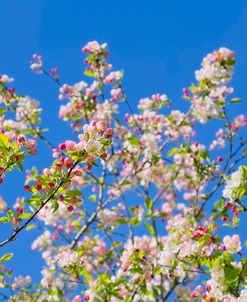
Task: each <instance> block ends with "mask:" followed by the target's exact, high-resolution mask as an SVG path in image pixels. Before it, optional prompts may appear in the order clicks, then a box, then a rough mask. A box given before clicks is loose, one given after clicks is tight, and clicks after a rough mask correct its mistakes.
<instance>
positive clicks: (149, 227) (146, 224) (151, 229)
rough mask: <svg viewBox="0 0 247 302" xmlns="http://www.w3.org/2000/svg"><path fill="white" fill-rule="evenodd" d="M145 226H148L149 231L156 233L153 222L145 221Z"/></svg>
mask: <svg viewBox="0 0 247 302" xmlns="http://www.w3.org/2000/svg"><path fill="white" fill-rule="evenodd" d="M145 226H146V228H147V229H148V231H149V233H151V234H155V230H154V227H153V226H152V225H151V224H149V223H145Z"/></svg>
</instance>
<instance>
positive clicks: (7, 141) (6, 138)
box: [0, 133, 10, 149]
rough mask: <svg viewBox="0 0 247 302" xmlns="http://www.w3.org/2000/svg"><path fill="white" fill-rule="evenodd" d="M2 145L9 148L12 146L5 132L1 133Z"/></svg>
mask: <svg viewBox="0 0 247 302" xmlns="http://www.w3.org/2000/svg"><path fill="white" fill-rule="evenodd" d="M0 146H3V147H5V148H7V149H9V147H10V143H9V139H8V137H7V136H6V135H4V134H3V133H0Z"/></svg>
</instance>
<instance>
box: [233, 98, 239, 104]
mask: <svg viewBox="0 0 247 302" xmlns="http://www.w3.org/2000/svg"><path fill="white" fill-rule="evenodd" d="M241 102H242V100H241V99H240V98H233V99H231V100H230V104H236V103H241Z"/></svg>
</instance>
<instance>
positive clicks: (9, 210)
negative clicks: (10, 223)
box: [7, 209, 15, 220]
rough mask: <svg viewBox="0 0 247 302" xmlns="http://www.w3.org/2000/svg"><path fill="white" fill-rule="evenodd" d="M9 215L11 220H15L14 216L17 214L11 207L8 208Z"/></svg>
mask: <svg viewBox="0 0 247 302" xmlns="http://www.w3.org/2000/svg"><path fill="white" fill-rule="evenodd" d="M7 215H8V217H9V219H10V220H13V218H15V214H14V212H13V211H12V210H11V209H8V210H7Z"/></svg>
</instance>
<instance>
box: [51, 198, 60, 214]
mask: <svg viewBox="0 0 247 302" xmlns="http://www.w3.org/2000/svg"><path fill="white" fill-rule="evenodd" d="M51 208H52V213H55V212H56V211H57V210H58V208H59V204H58V202H56V201H55V202H54V203H53V204H52V206H51Z"/></svg>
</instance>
